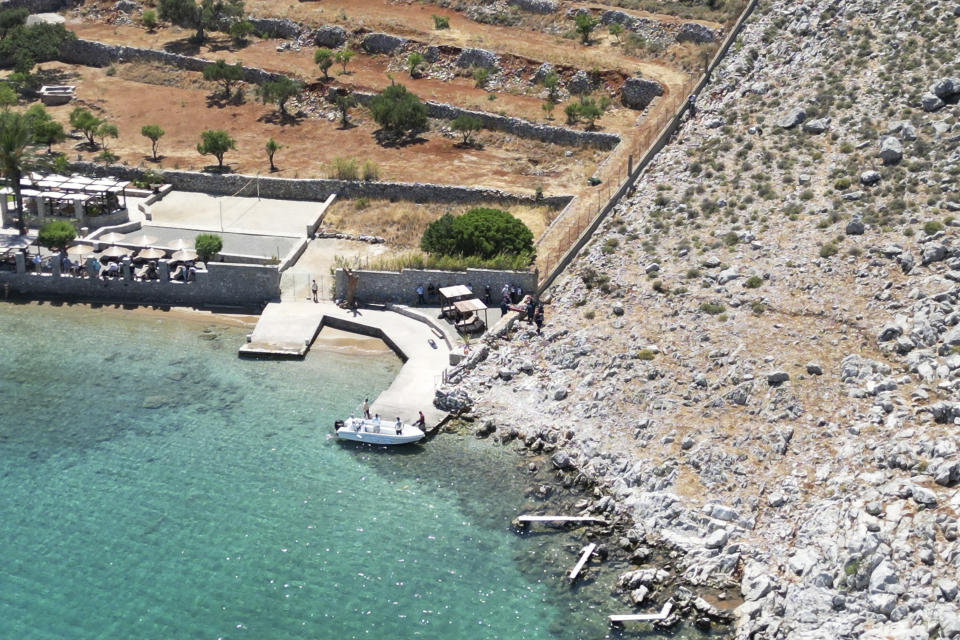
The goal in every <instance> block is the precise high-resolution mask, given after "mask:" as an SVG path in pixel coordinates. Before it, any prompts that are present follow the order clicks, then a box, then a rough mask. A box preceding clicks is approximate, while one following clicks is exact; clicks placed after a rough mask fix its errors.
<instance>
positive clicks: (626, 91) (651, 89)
mask: <svg viewBox="0 0 960 640" xmlns="http://www.w3.org/2000/svg"><path fill="white" fill-rule="evenodd" d="M662 95H663V86H662V85H661V84H660V83H659V82H657V81H656V80H647V79H646V78H639V77H633V78H627V81H626V82H624V83H623V86H622V87H620V99H621V100H622V101H623V106H625V107H627V108H629V109H646V108H647V105H649V104H650V103H651V102H653V99H654V98H656V97H657V96H662Z"/></svg>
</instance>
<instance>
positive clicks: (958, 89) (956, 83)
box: [930, 78, 960, 101]
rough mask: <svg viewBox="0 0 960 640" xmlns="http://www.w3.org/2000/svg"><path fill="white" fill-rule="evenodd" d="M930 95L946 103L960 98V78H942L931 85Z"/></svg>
mask: <svg viewBox="0 0 960 640" xmlns="http://www.w3.org/2000/svg"><path fill="white" fill-rule="evenodd" d="M930 93H932V94H933V95H935V96H937V97H938V98H940V99H941V100H944V101H947V100H951V99H953V98H955V97H957V96H960V78H940V79H939V80H937V81H936V82H934V83H933V84H932V85H930Z"/></svg>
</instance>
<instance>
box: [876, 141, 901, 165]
mask: <svg viewBox="0 0 960 640" xmlns="http://www.w3.org/2000/svg"><path fill="white" fill-rule="evenodd" d="M877 155H879V156H880V159H881V160H883V164H897V163H898V162H900V161H901V160H902V159H903V145H901V144H900V141H899V140H897V139H896V138H894V137H893V136H887V137H886V138H884V139H883V141H882V142H881V143H880V152H879V153H878V154H877Z"/></svg>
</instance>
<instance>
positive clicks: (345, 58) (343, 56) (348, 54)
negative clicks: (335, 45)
mask: <svg viewBox="0 0 960 640" xmlns="http://www.w3.org/2000/svg"><path fill="white" fill-rule="evenodd" d="M354 55H355V53H354V52H353V51H351V50H350V49H347V48H343V49H340V51H337V53H336V55H334V56H333V59H334V60H336V61H337V62H338V63H339V64H340V66H341V67H343V73H346V72H347V63H348V62H350V60H352V59H353V56H354Z"/></svg>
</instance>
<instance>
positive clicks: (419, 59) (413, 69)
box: [407, 51, 423, 78]
mask: <svg viewBox="0 0 960 640" xmlns="http://www.w3.org/2000/svg"><path fill="white" fill-rule="evenodd" d="M421 64H423V54H421V53H419V52H417V51H414V52H413V53H411V54H410V55H408V56H407V68H408V69H409V70H410V77H411V78H417V77H419V76H420V73H419V72H418V71H417V69H418V68H419V67H420V65H421Z"/></svg>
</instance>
